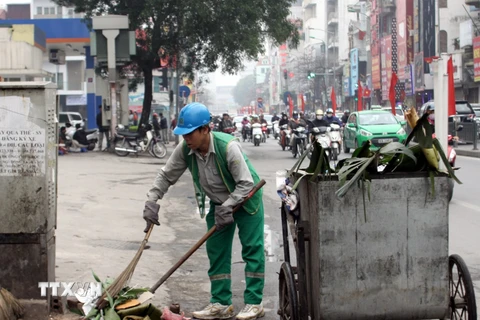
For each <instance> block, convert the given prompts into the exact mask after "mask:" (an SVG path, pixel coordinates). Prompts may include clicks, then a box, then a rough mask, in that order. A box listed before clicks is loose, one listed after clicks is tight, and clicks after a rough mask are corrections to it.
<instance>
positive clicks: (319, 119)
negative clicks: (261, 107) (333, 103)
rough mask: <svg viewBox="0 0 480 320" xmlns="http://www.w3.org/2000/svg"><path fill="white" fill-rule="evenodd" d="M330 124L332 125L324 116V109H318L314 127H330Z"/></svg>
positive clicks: (313, 122)
mask: <svg viewBox="0 0 480 320" xmlns="http://www.w3.org/2000/svg"><path fill="white" fill-rule="evenodd" d="M329 126H330V123H329V122H328V121H327V120H326V119H325V117H324V116H323V110H322V109H318V110H317V111H316V112H315V119H314V120H312V127H314V128H317V127H329Z"/></svg>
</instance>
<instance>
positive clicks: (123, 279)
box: [97, 223, 153, 310]
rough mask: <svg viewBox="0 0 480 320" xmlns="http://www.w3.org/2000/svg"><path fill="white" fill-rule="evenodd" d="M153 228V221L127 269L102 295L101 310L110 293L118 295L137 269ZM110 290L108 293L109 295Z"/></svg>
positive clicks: (99, 303) (99, 301)
mask: <svg viewBox="0 0 480 320" xmlns="http://www.w3.org/2000/svg"><path fill="white" fill-rule="evenodd" d="M152 230H153V223H152V224H150V227H149V228H148V231H147V234H145V238H143V241H142V243H141V244H140V248H139V249H138V251H137V253H136V254H135V256H134V257H133V260H132V261H131V262H130V264H129V265H128V266H127V268H126V269H125V270H123V272H122V273H121V274H120V275H119V276H118V277H117V278H116V279H115V280H114V281H113V282H112V284H111V285H110V286H109V287H108V288H107V289H106V290H105V292H104V293H103V294H102V295H101V297H100V299H98V301H97V309H98V310H101V309H103V308H105V306H106V305H107V303H108V300H107V299H106V298H107V296H108V295H110V297H112V298H114V297H116V296H117V295H118V294H119V293H120V291H122V289H123V288H124V287H125V285H126V284H127V283H128V281H130V279H131V278H132V275H133V272H134V271H135V267H136V266H137V264H138V261H139V260H140V257H141V256H142V253H143V250H144V249H145V246H146V245H147V242H148V238H149V237H150V234H151V233H152ZM107 292H108V295H107Z"/></svg>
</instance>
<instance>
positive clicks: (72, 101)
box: [66, 94, 87, 106]
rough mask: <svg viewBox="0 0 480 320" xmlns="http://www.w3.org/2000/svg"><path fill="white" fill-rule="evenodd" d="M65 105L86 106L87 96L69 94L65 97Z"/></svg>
mask: <svg viewBox="0 0 480 320" xmlns="http://www.w3.org/2000/svg"><path fill="white" fill-rule="evenodd" d="M66 104H67V106H86V105H87V96H86V95H85V94H83V95H69V96H67V99H66Z"/></svg>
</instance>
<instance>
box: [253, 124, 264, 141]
mask: <svg viewBox="0 0 480 320" xmlns="http://www.w3.org/2000/svg"><path fill="white" fill-rule="evenodd" d="M262 136H263V132H262V125H261V124H260V123H254V124H252V140H253V145H254V146H259V145H260V142H261V141H262Z"/></svg>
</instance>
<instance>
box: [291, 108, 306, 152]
mask: <svg viewBox="0 0 480 320" xmlns="http://www.w3.org/2000/svg"><path fill="white" fill-rule="evenodd" d="M299 126H302V127H305V128H307V122H306V121H305V120H304V119H300V118H299V115H298V112H297V111H293V113H292V119H290V121H289V122H288V129H290V130H292V129H297V128H298V127H299ZM294 142H295V139H290V147H293V144H294Z"/></svg>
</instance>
